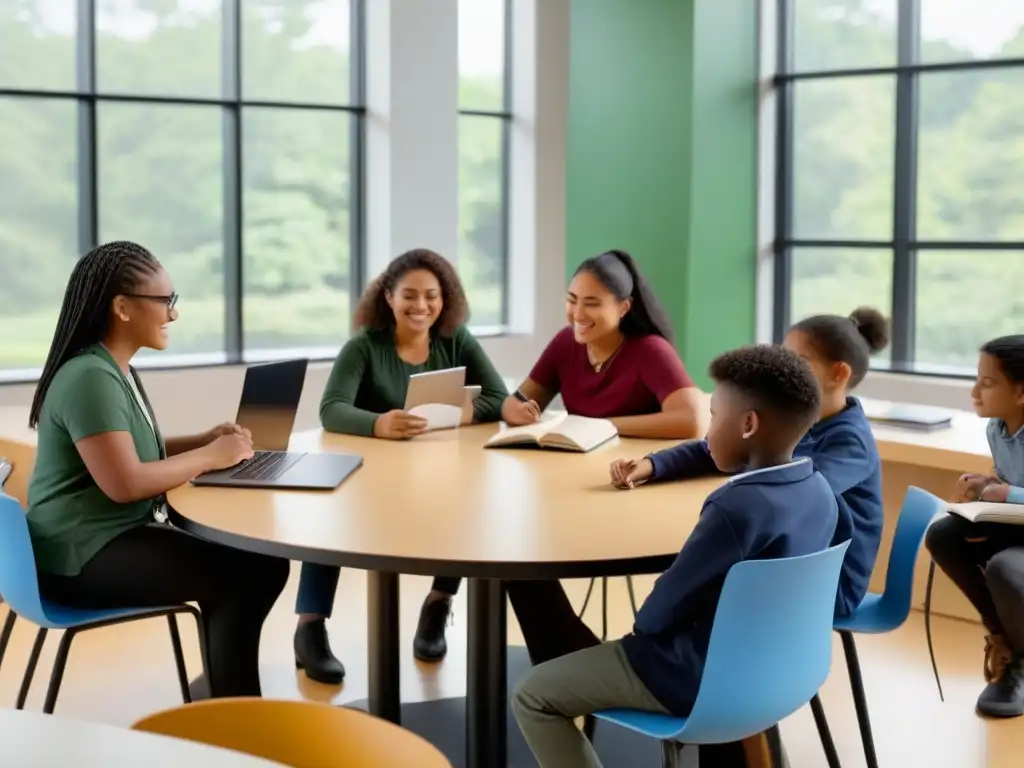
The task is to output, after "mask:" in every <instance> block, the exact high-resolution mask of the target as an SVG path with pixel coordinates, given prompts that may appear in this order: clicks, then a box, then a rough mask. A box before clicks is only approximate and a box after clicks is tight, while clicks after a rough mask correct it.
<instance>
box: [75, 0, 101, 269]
mask: <svg viewBox="0 0 1024 768" xmlns="http://www.w3.org/2000/svg"><path fill="white" fill-rule="evenodd" d="M76 12H77V14H78V26H77V33H76V40H75V56H76V59H77V61H76V67H75V72H76V90H77V91H78V114H77V128H78V148H77V149H78V152H77V155H78V251H79V253H83V254H84V253H86V252H87V251H89V250H90V249H91V248H92V247H93V246H95V245H96V244H97V243H98V242H99V187H98V177H99V174H98V173H97V170H96V2H95V0H78V5H77V8H76Z"/></svg>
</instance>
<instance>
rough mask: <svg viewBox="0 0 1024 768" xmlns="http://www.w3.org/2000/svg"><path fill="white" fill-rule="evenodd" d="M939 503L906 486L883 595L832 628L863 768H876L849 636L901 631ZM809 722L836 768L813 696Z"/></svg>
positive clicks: (817, 701) (827, 732) (836, 760)
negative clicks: (845, 677)
mask: <svg viewBox="0 0 1024 768" xmlns="http://www.w3.org/2000/svg"><path fill="white" fill-rule="evenodd" d="M945 510H946V505H945V502H943V501H942V500H941V499H939V498H937V497H935V496H933V495H932V494H930V493H928V492H927V491H923V490H921V489H920V488H917V487H914V486H911V487H909V488H907V495H906V496H905V497H904V499H903V507H902V509H901V510H900V517H899V520H898V521H897V523H896V534H895V536H894V537H893V541H892V551H891V552H890V553H889V567H888V569H887V571H886V573H885V591H884V592H882V593H881V594H878V593H877V592H869V593H868V594H867V595H866V596H865V597H864V600H863V602H861V604H860V605H859V606H858V607H857V609H856V610H855V611H854V612H853V613H851V614H850V615H849V616H844V617H838V618H836V619H835V621H834V623H833V626H834V628H835V630H836V631H837V632H839V636H840V637H841V638H842V641H843V651H844V653H845V655H846V667H847V669H848V670H849V673H850V687H851V688H852V689H853V703H854V706H855V707H856V710H857V723H858V725H859V726H860V736H861V741H862V742H863V744H864V757H865V758H866V760H867V765H868V768H878V757H877V756H876V754H875V742H874V738H873V737H872V735H871V719H870V717H869V716H868V705H867V699H866V697H865V695H864V679H863V678H862V677H861V672H860V660H859V659H858V657H857V644H856V643H855V642H854V639H853V634H854V633H855V632H863V633H865V634H871V635H878V634H883V633H885V632H892V631H893V630H894V629H898V628H899V627H901V626H902V625H903V622H905V621H906V620H907V617H908V616H909V615H910V607H911V598H912V593H913V588H914V566H915V565H916V563H917V554H918V552H919V551H920V549H921V543H922V542H923V541H924V536H925V533H927V531H928V526H929V525H931V522H932V520H934V519H935V516H936V515H939V514H942V513H944V512H945ZM812 710H813V711H814V719H815V722H816V723H817V726H818V734H819V735H820V737H821V743H822V746H823V747H824V748H825V754H826V755H827V757H828V764H829V766H831V768H835V766H838V765H839V757H838V755H837V753H836V748H835V744H834V743H833V741H832V733H831V731H830V730H829V727H828V721H827V719H826V718H825V710H824V708H823V707H822V705H821V700H820V699H818V697H817V696H815V700H814V701H813V702H812Z"/></svg>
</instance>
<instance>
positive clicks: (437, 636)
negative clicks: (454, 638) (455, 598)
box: [412, 597, 452, 661]
mask: <svg viewBox="0 0 1024 768" xmlns="http://www.w3.org/2000/svg"><path fill="white" fill-rule="evenodd" d="M451 612H452V601H451V598H438V599H434V600H431V599H430V598H429V597H428V598H427V599H426V600H425V601H424V602H423V607H422V608H420V621H419V624H417V625H416V638H415V639H414V640H413V642H412V654H413V656H415V657H416V658H417V659H419V660H420V661H440V660H441V659H443V658H444V657H445V654H447V653H448V641H447V640H446V639H445V636H444V631H445V628H446V627H447V626H448V617H449V616H451Z"/></svg>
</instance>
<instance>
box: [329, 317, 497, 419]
mask: <svg viewBox="0 0 1024 768" xmlns="http://www.w3.org/2000/svg"><path fill="white" fill-rule="evenodd" d="M460 366H465V367H466V384H467V385H479V386H480V396H479V397H477V399H476V402H475V403H474V406H473V421H474V422H486V421H498V420H499V419H500V418H501V405H502V403H503V402H504V400H505V398H506V397H507V396H508V390H507V389H506V388H505V382H504V381H502V378H501V376H499V375H498V372H497V371H496V370H495V368H494V365H493V364H492V363H491V361H490V359H489V358H488V357H487V353H486V352H484V350H483V347H481V346H480V342H478V341H477V340H476V339H475V338H474V337H473V334H472V333H470V332H469V330H468V329H467V328H465V327H464V326H460V327H459V328H457V329H456V330H455V332H454V334H452V336H451V337H445V336H440V335H438V336H432V337H431V339H430V354H429V355H428V356H427V361H426V362H425V363H422V364H421V365H410V364H409V363H407V362H405V361H404V360H402V359H401V358H400V357H399V356H398V350H397V349H396V347H395V338H394V332H393V331H391V330H387V331H378V330H368V329H364V330H361V331H359V332H358V333H356V335H355V336H353V337H352V338H351V339H349V340H348V341H347V342H346V343H345V346H344V347H342V348H341V352H339V353H338V359H337V360H335V361H334V368H333V369H332V370H331V376H330V378H329V379H328V380H327V387H326V388H325V389H324V396H323V399H322V400H321V401H320V421H321V423H322V424H323V426H324V429H326V430H328V431H329V432H342V433H345V434H349V435H363V436H365V437H371V436H372V435H373V425H374V422H376V421H377V416H379V415H380V414H382V413H387V412H388V411H391V410H395V409H396V408H404V407H405V393H406V390H407V389H408V387H409V376H410V375H412V374H414V373H423V372H424V371H439V370H443V369H445V368H457V367H460Z"/></svg>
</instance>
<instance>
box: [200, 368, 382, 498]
mask: <svg viewBox="0 0 1024 768" xmlns="http://www.w3.org/2000/svg"><path fill="white" fill-rule="evenodd" d="M307 363H308V361H307V360H286V361H284V362H280V363H267V364H265V365H252V366H249V368H248V369H247V370H246V372H245V384H244V385H243V386H242V399H241V402H240V403H239V405H238V417H237V418H236V419H235V421H236V422H237V423H238V425H239V426H242V427H245V428H246V429H248V430H249V431H250V432H251V433H252V444H253V448H254V449H255V455H254V456H253V457H252V458H251V459H248V460H247V461H243V462H242V463H241V464H238V465H236V466H234V467H230V468H228V469H222V470H218V471H216V472H208V473H206V474H204V475H200V476H199V477H197V478H195V479H194V480H193V481H192V484H193V485H213V486H224V487H228V488H292V489H297V490H328V491H329V490H334V489H335V488H337V487H338V486H339V485H341V483H342V482H343V481H344V480H345V478H347V477H348V476H349V475H351V474H352V473H353V472H355V471H356V470H357V469H358V468H359V467H360V466H362V463H363V457H362V456H355V455H352V454H343V453H295V452H289V451H288V440H289V439H290V438H291V434H292V427H294V426H295V414H296V413H297V412H298V410H299V399H300V398H301V397H302V385H303V384H304V383H305V381H306V365H307Z"/></svg>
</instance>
